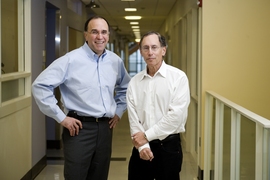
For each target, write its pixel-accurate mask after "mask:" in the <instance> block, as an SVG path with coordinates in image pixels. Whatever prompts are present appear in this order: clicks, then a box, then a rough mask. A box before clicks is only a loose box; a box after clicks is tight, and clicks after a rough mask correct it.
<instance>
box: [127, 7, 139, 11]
mask: <svg viewBox="0 0 270 180" xmlns="http://www.w3.org/2000/svg"><path fill="white" fill-rule="evenodd" d="M125 11H137V9H136V8H125Z"/></svg>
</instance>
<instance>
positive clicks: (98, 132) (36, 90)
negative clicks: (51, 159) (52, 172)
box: [32, 16, 130, 180]
mask: <svg viewBox="0 0 270 180" xmlns="http://www.w3.org/2000/svg"><path fill="white" fill-rule="evenodd" d="M84 31H85V32H84V37H85V40H86V42H85V44H84V45H83V46H81V47H80V48H78V49H75V50H73V51H71V52H69V53H67V54H66V55H64V56H62V57H60V58H58V59H57V60H55V61H54V62H53V63H52V64H51V65H50V66H48V67H47V68H46V69H45V70H44V71H43V72H42V73H41V74H40V75H39V76H38V77H37V78H36V80H35V81H34V82H33V84H32V92H33V96H34V98H35V100H36V103H37V105H38V107H39V108H40V110H41V111H42V112H43V113H44V114H45V115H47V116H49V117H52V118H54V119H55V120H56V121H57V122H58V123H60V124H61V125H62V126H63V127H64V130H63V134H62V139H63V145H64V149H63V150H64V157H65V165H64V176H65V179H66V180H68V179H70V180H74V179H76V180H77V179H78V180H84V179H91V180H107V178H108V171H109V165H110V157H111V146H112V145H111V144H112V128H114V127H115V126H116V124H117V122H118V121H119V120H120V118H121V117H122V115H123V113H124V112H125V110H126V90H127V86H128V83H129V81H130V76H129V75H128V73H127V71H126V69H125V67H124V63H123V60H122V59H121V58H120V57H119V56H117V55H116V54H115V53H113V52H111V51H109V50H106V49H105V47H106V44H107V43H108V41H109V23H108V22H107V21H106V20H105V19H104V18H102V17H99V16H95V17H92V18H90V19H88V20H87V21H86V23H85V29H84ZM56 87H59V89H60V92H61V101H62V104H63V108H61V107H59V106H58V105H57V100H56V98H55V96H54V89H55V88H56Z"/></svg>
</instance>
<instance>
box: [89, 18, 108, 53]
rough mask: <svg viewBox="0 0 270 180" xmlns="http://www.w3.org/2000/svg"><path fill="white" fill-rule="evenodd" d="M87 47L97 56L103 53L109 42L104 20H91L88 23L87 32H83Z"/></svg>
mask: <svg viewBox="0 0 270 180" xmlns="http://www.w3.org/2000/svg"><path fill="white" fill-rule="evenodd" d="M84 37H85V40H86V41H87V42H88V46H89V47H90V48H91V49H92V50H93V51H94V52H95V53H96V54H98V55H101V54H102V53H103V52H104V49H105V47H106V45H107V43H108V41H109V27H108V24H107V23H106V21H105V20H104V19H101V18H99V19H92V20H91V21H90V22H89V23H88V29H87V32H84Z"/></svg>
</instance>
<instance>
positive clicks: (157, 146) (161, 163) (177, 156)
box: [128, 134, 183, 180]
mask: <svg viewBox="0 0 270 180" xmlns="http://www.w3.org/2000/svg"><path fill="white" fill-rule="evenodd" d="M150 148H151V150H152V152H153V154H154V159H153V160H152V161H146V160H142V159H141V158H140V155H139V151H138V150H137V149H136V148H135V147H134V148H133V150H132V155H131V157H130V161H129V167H128V180H154V179H155V180H180V174H179V173H180V171H181V166H182V160H183V153H182V147H181V140H180V135H179V134H177V135H171V136H170V137H167V138H166V139H165V140H163V141H160V140H154V141H151V142H150Z"/></svg>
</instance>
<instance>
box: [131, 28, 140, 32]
mask: <svg viewBox="0 0 270 180" xmlns="http://www.w3.org/2000/svg"><path fill="white" fill-rule="evenodd" d="M132 31H133V32H140V29H132Z"/></svg>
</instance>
